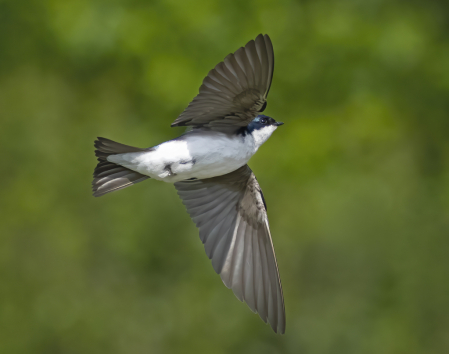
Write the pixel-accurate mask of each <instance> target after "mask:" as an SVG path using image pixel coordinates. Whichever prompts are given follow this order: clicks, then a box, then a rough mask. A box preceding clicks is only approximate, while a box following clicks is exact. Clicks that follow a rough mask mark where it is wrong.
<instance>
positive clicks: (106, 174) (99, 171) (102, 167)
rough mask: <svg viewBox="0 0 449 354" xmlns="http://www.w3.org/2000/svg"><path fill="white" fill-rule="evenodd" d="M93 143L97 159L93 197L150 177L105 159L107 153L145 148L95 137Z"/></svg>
mask: <svg viewBox="0 0 449 354" xmlns="http://www.w3.org/2000/svg"><path fill="white" fill-rule="evenodd" d="M94 145H95V148H96V150H95V156H97V159H98V164H97V167H95V170H94V180H93V181H92V191H93V196H94V197H100V196H102V195H104V194H106V193H109V192H113V191H116V190H119V189H123V188H126V187H129V186H131V185H133V184H136V183H139V182H142V181H144V180H146V179H147V178H150V177H148V176H145V175H142V174H140V173H139V172H135V171H132V170H130V169H128V168H126V167H123V166H120V165H117V164H115V163H113V162H110V161H108V160H107V158H108V156H109V155H116V154H125V153H129V152H140V151H145V150H147V149H141V148H137V147H133V146H129V145H124V144H120V143H116V142H115V141H112V140H109V139H106V138H97V140H95V143H94Z"/></svg>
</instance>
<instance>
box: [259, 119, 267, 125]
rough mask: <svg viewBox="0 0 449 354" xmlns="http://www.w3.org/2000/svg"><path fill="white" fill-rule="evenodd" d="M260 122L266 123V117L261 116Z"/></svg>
mask: <svg viewBox="0 0 449 354" xmlns="http://www.w3.org/2000/svg"><path fill="white" fill-rule="evenodd" d="M260 123H261V124H267V123H268V119H267V118H261V119H260Z"/></svg>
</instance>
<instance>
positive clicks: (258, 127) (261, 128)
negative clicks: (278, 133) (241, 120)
mask: <svg viewBox="0 0 449 354" xmlns="http://www.w3.org/2000/svg"><path fill="white" fill-rule="evenodd" d="M282 124H284V123H282V122H276V121H275V120H274V119H273V118H271V117H268V116H265V115H263V114H260V115H258V116H257V117H256V118H254V119H253V120H252V122H251V123H249V124H248V127H247V130H248V132H249V133H250V134H251V135H252V136H253V138H254V141H255V143H256V146H257V148H259V146H261V145H262V144H263V143H264V142H266V141H267V140H268V138H269V137H270V136H271V134H273V132H274V131H275V130H276V129H277V127H279V126H280V125H282Z"/></svg>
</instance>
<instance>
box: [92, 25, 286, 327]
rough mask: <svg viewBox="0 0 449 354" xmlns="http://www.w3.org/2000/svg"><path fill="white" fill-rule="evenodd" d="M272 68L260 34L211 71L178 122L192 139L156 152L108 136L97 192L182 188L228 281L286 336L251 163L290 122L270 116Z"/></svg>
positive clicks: (101, 143)
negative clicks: (159, 185)
mask: <svg viewBox="0 0 449 354" xmlns="http://www.w3.org/2000/svg"><path fill="white" fill-rule="evenodd" d="M273 69H274V52H273V46H272V43H271V40H270V37H268V35H262V34H260V35H258V36H257V38H256V39H255V40H251V41H249V42H248V43H247V44H246V45H245V47H241V48H240V49H238V50H237V51H236V52H235V53H232V54H229V55H228V56H227V57H226V58H225V59H224V60H223V61H222V62H221V63H219V64H218V65H217V66H215V68H214V69H212V70H211V71H210V72H209V73H208V75H207V76H206V77H205V79H204V80H203V83H202V85H201V87H200V89H199V93H198V95H197V96H196V97H195V98H194V99H193V101H192V102H190V104H189V105H188V107H187V108H186V109H185V110H184V112H182V113H181V115H180V116H179V117H178V118H177V119H176V120H175V121H174V122H173V124H172V125H171V126H172V127H184V126H185V127H189V128H190V130H189V131H187V132H186V133H184V134H183V135H181V136H179V137H178V138H176V139H173V140H169V141H166V142H164V143H162V144H159V145H157V146H153V147H149V148H137V147H132V146H129V145H124V144H120V143H117V142H114V141H112V140H109V139H105V138H100V137H99V138H98V139H97V140H96V141H95V148H96V150H95V155H96V156H97V158H98V161H99V162H98V165H97V166H96V168H95V170H94V180H93V182H92V189H93V195H94V196H95V197H99V196H102V195H104V194H106V193H109V192H113V191H116V190H119V189H122V188H126V187H129V186H131V185H133V184H136V183H139V182H142V181H145V180H146V179H149V178H152V179H156V180H160V181H164V182H168V183H174V186H175V188H176V189H177V192H178V194H179V196H180V197H181V199H182V202H183V203H184V205H185V206H186V208H187V211H188V213H189V214H190V217H191V218H192V220H193V221H194V222H195V224H196V226H197V227H198V229H199V234H200V238H201V241H202V242H203V244H204V248H205V250H206V254H207V256H208V257H209V259H211V260H212V266H213V268H214V270H215V271H216V272H217V273H218V274H220V276H221V279H222V280H223V283H224V284H225V285H226V286H227V287H228V288H231V289H232V290H233V292H234V294H235V295H236V296H237V298H238V299H239V300H240V301H245V302H246V303H247V304H248V306H249V307H250V308H251V310H252V311H254V312H257V313H259V315H260V317H261V318H262V320H263V321H265V322H267V321H268V323H269V324H270V325H271V327H272V328H273V330H274V331H275V332H276V333H284V332H285V308H284V298H283V294H282V286H281V279H280V277H279V271H278V266H277V262H276V256H275V253H274V248H273V243H272V240H271V233H270V228H269V225H268V217H267V207H266V204H265V200H264V196H263V193H262V190H261V188H260V186H259V183H258V182H257V179H256V177H255V176H254V173H253V172H252V171H251V169H250V168H249V167H248V165H247V162H248V160H249V159H250V158H251V156H253V155H254V154H255V153H256V151H257V150H258V149H259V147H260V146H261V145H262V144H263V143H265V142H266V141H267V139H268V138H269V137H270V136H271V134H272V133H273V132H274V131H275V130H276V129H277V127H279V126H280V125H282V124H283V123H282V122H277V121H275V120H274V119H273V118H271V117H268V116H266V115H263V114H261V113H262V112H263V111H264V110H265V108H266V106H267V95H268V92H269V91H270V86H271V81H272V78H273Z"/></svg>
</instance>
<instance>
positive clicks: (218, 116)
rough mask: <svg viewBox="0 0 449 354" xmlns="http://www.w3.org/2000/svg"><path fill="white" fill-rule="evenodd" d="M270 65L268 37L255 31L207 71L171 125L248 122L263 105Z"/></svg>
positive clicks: (219, 124)
mask: <svg viewBox="0 0 449 354" xmlns="http://www.w3.org/2000/svg"><path fill="white" fill-rule="evenodd" d="M273 69H274V53H273V46H272V44H271V40H270V37H268V35H262V34H259V35H258V36H257V38H256V40H251V41H249V42H248V43H247V44H246V45H245V47H241V48H240V49H238V50H237V51H236V52H235V53H234V54H229V55H228V56H227V57H226V58H225V59H224V61H222V62H221V63H219V64H218V65H217V66H216V67H215V68H214V69H212V70H211V71H210V72H209V74H208V75H207V76H206V77H205V78H204V80H203V84H202V85H201V87H200V90H199V94H198V95H197V96H196V97H195V98H194V99H193V101H192V102H190V104H189V106H188V107H187V108H186V109H185V110H184V112H182V113H181V115H180V116H179V117H178V118H177V119H176V120H175V121H174V122H173V124H172V127H177V126H193V127H202V126H206V127H222V128H225V127H232V126H246V125H248V124H249V123H250V122H251V121H252V120H253V119H254V118H255V117H256V116H257V114H258V113H259V112H262V111H263V110H264V109H265V107H266V99H267V95H268V91H269V90H270V86H271V80H272V77H273Z"/></svg>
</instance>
